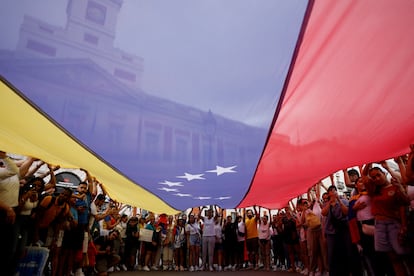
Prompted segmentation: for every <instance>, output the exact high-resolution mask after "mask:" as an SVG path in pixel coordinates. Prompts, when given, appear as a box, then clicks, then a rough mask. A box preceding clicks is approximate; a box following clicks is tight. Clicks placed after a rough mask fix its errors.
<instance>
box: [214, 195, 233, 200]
mask: <svg viewBox="0 0 414 276" xmlns="http://www.w3.org/2000/svg"><path fill="white" fill-rule="evenodd" d="M230 198H231V196H221V197H216V199H218V200H225V199H230Z"/></svg>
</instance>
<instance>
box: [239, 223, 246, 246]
mask: <svg viewBox="0 0 414 276" xmlns="http://www.w3.org/2000/svg"><path fill="white" fill-rule="evenodd" d="M237 229H238V230H237V231H238V232H240V233H244V234H245V235H244V236H240V235H237V241H244V240H245V239H246V226H245V225H244V222H243V221H241V222H239V223H238V224H237Z"/></svg>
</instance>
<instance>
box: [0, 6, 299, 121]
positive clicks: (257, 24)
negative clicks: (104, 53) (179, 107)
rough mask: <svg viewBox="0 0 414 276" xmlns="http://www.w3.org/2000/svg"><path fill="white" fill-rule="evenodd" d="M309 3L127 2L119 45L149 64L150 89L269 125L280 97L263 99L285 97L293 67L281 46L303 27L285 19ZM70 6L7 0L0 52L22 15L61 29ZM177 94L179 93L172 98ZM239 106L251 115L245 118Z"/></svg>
mask: <svg viewBox="0 0 414 276" xmlns="http://www.w3.org/2000/svg"><path fill="white" fill-rule="evenodd" d="M303 3H304V0H289V1H274V0H263V1H260V2H257V1H240V0H228V1H220V0H209V1H190V0H176V1H161V0H151V1H148V0H125V1H124V2H123V5H122V7H121V10H120V14H119V17H118V24H117V28H116V30H117V31H116V39H115V42H114V44H115V45H114V46H115V47H116V48H119V49H121V50H123V51H126V52H128V53H133V54H135V55H137V56H140V57H142V58H143V59H144V75H143V80H142V82H143V84H142V87H143V89H144V91H145V92H147V93H149V94H152V95H156V96H160V97H163V98H167V99H170V100H173V101H176V102H179V103H183V104H188V105H191V106H194V107H196V108H199V109H201V110H204V111H208V110H211V111H212V112H213V113H215V114H220V115H222V116H224V117H227V118H229V119H233V120H237V121H241V122H244V123H246V124H249V125H254V126H259V127H266V128H267V127H268V126H269V124H270V122H271V121H272V117H271V116H268V114H269V113H273V112H274V110H275V108H276V105H277V99H278V97H274V99H275V100H274V101H273V102H269V101H268V97H266V96H265V95H268V93H272V94H274V95H279V93H280V91H281V88H282V87H283V83H284V80H285V76H286V72H287V70H288V66H289V63H286V56H291V54H292V52H291V51H292V47H286V44H283V43H286V41H291V42H292V43H294V41H296V38H297V31H293V32H292V29H293V30H295V29H296V30H297V29H298V25H297V24H299V23H301V21H300V20H298V21H297V22H298V23H295V24H292V25H286V23H285V19H286V15H287V14H289V15H290V16H292V13H293V14H294V16H298V17H300V16H301V15H303V8H301V7H303ZM66 4H67V0H38V1H31V0H5V1H3V2H2V6H3V7H5V8H2V9H1V10H0V23H1V24H0V33H1V35H2V40H1V42H0V48H1V49H5V48H6V49H14V48H15V46H16V42H17V38H18V30H19V26H20V24H21V22H22V21H23V15H24V14H29V15H31V16H34V17H37V18H41V19H42V20H44V21H46V22H48V23H50V24H53V25H57V26H61V27H62V28H63V27H64V26H65V24H66ZM46 7H47V8H46ZM298 7H299V8H298ZM282 42H283V43H282ZM172 89H173V90H175V91H180V93H175V94H174V95H173V94H172V93H169V91H171V90H172ZM229 91H231V92H230V93H229ZM224 94H226V95H227V96H226V97H224V96H223V95H224ZM200 95H201V96H200ZM262 95H263V96H262ZM195 97H196V98H195ZM252 97H254V98H255V104H254V105H252V103H251V100H250V99H251V98H252ZM211 102H214V104H213V105H212V104H211ZM240 108H243V109H245V110H246V112H245V113H244V114H245V115H244V117H243V118H240V116H239V114H240V112H239V109H240ZM259 110H260V111H261V112H258V111H259ZM263 110H265V111H267V112H262V111H263ZM236 114H237V115H236Z"/></svg>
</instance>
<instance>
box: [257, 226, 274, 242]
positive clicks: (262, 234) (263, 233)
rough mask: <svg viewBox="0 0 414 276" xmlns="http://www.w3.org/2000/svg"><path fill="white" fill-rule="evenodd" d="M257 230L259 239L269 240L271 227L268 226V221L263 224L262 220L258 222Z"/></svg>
mask: <svg viewBox="0 0 414 276" xmlns="http://www.w3.org/2000/svg"><path fill="white" fill-rule="evenodd" d="M257 232H258V236H259V240H270V236H271V235H272V227H270V224H269V223H267V224H266V225H265V224H263V223H262V222H260V224H259V229H258V231H257Z"/></svg>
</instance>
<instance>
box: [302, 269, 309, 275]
mask: <svg viewBox="0 0 414 276" xmlns="http://www.w3.org/2000/svg"><path fill="white" fill-rule="evenodd" d="M308 273H309V270H308V269H307V268H305V269H304V270H302V271H301V272H300V274H303V275H308Z"/></svg>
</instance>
